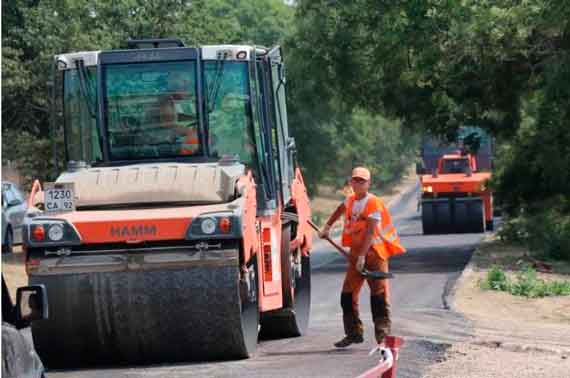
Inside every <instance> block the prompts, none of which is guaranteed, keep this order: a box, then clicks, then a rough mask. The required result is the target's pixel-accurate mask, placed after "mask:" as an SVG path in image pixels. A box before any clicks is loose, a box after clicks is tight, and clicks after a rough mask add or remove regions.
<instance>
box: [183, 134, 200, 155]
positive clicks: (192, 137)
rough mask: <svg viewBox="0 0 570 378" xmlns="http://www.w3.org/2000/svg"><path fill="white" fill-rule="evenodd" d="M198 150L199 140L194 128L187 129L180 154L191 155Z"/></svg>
mask: <svg viewBox="0 0 570 378" xmlns="http://www.w3.org/2000/svg"><path fill="white" fill-rule="evenodd" d="M199 149H200V139H199V138H198V130H197V129H196V128H189V129H188V131H186V137H185V138H184V142H183V143H182V147H181V149H180V153H181V154H182V155H193V154H195V153H196V152H198V150H199Z"/></svg>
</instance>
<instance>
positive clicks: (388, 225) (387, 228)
mask: <svg viewBox="0 0 570 378" xmlns="http://www.w3.org/2000/svg"><path fill="white" fill-rule="evenodd" d="M392 228H393V229H394V230H396V227H394V225H393V224H392V223H388V224H387V225H386V226H385V227H384V228H383V229H381V230H380V233H381V234H385V233H387V232H388V231H390V229H392Z"/></svg>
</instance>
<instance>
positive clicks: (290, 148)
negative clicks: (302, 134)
mask: <svg viewBox="0 0 570 378" xmlns="http://www.w3.org/2000/svg"><path fill="white" fill-rule="evenodd" d="M296 150H297V145H296V144H295V138H292V137H289V139H288V140H287V151H296Z"/></svg>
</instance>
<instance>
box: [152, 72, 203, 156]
mask: <svg viewBox="0 0 570 378" xmlns="http://www.w3.org/2000/svg"><path fill="white" fill-rule="evenodd" d="M188 83H189V81H188V80H186V79H185V77H184V75H183V74H182V73H180V72H171V73H170V75H169V77H168V88H167V89H168V92H167V93H166V94H165V95H163V96H162V97H161V98H160V100H159V116H160V124H161V125H162V126H163V127H166V128H169V129H171V130H172V131H173V132H174V133H175V135H177V136H182V137H183V138H184V140H183V142H182V145H181V146H180V154H181V155H193V154H195V153H197V152H198V151H199V150H200V139H199V137H198V128H197V127H196V125H194V126H188V125H183V124H181V122H184V121H194V122H195V121H196V119H195V117H193V116H190V118H191V119H184V117H186V118H187V117H188V116H187V115H184V114H182V113H180V114H179V113H178V111H177V101H180V100H184V99H186V98H188V92H187V90H188V87H189V84H188Z"/></svg>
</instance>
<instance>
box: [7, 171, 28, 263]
mask: <svg viewBox="0 0 570 378" xmlns="http://www.w3.org/2000/svg"><path fill="white" fill-rule="evenodd" d="M27 212H28V203H27V202H26V197H25V195H24V194H23V193H22V191H21V190H20V189H19V188H18V186H17V185H16V184H14V183H12V182H9V181H2V253H12V248H13V246H14V244H20V243H22V230H23V227H22V225H23V222H24V218H25V217H26V214H27Z"/></svg>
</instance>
